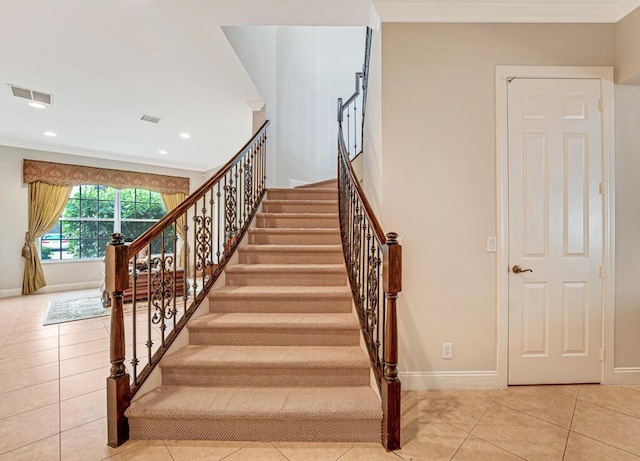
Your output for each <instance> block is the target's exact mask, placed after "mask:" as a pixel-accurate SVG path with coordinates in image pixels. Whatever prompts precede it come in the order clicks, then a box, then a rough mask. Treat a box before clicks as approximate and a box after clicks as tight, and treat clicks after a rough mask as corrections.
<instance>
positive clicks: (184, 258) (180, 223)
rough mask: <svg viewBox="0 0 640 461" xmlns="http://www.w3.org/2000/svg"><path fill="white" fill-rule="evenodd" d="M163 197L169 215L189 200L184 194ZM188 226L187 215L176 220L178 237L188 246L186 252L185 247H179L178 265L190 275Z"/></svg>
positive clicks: (163, 195) (164, 195)
mask: <svg viewBox="0 0 640 461" xmlns="http://www.w3.org/2000/svg"><path fill="white" fill-rule="evenodd" d="M161 196H162V203H164V208H165V210H167V213H169V212H170V211H171V210H173V209H174V208H175V207H177V206H178V205H180V204H181V203H182V202H184V199H186V198H187V196H186V195H185V194H184V193H182V192H178V193H176V194H161ZM186 225H187V216H186V213H185V214H183V215H182V216H180V217H179V218H178V219H177V220H176V231H177V232H178V237H180V238H181V239H182V241H183V245H185V244H186V251H184V250H183V245H180V246H179V251H178V265H179V266H180V267H182V268H183V269H184V270H185V272H186V273H187V274H188V273H189V243H188V242H187V229H186V227H187V226H186Z"/></svg>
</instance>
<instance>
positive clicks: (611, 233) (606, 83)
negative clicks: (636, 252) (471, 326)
mask: <svg viewBox="0 0 640 461" xmlns="http://www.w3.org/2000/svg"><path fill="white" fill-rule="evenodd" d="M613 75H614V73H613V67H609V66H606V67H605V66H603V67H549V66H496V75H495V103H496V198H497V204H496V205H497V223H496V230H497V238H498V246H497V254H496V261H497V264H496V281H497V287H496V289H497V300H498V305H497V317H496V320H497V326H496V328H497V332H498V341H497V348H496V349H497V358H496V360H497V369H498V381H499V383H500V385H501V386H507V383H508V377H509V374H508V367H509V356H508V353H509V352H508V351H509V149H508V136H509V133H508V99H507V92H508V82H507V79H511V78H540V79H543V78H549V79H562V78H567V79H568V78H578V79H579V78H589V79H599V80H600V90H601V96H602V101H603V105H604V106H603V107H604V111H603V112H602V149H603V164H602V180H603V183H604V201H603V204H604V209H603V210H602V217H603V239H604V241H603V242H602V244H603V245H602V246H603V255H602V262H603V264H602V265H603V268H604V274H605V278H604V283H603V308H602V348H604V357H603V361H602V375H601V382H602V383H603V384H611V383H613V380H614V374H613V372H614V313H615V311H614V305H615V272H614V269H615V171H614V135H615V132H614V112H613V103H614V93H613V91H614V83H613Z"/></svg>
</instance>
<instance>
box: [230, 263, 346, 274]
mask: <svg viewBox="0 0 640 461" xmlns="http://www.w3.org/2000/svg"><path fill="white" fill-rule="evenodd" d="M225 272H226V273H227V274H262V273H268V274H287V273H297V274H301V273H303V274H342V273H346V269H345V267H344V264H236V265H233V266H229V267H227V268H226V269H225Z"/></svg>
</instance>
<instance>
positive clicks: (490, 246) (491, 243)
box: [487, 237, 498, 253]
mask: <svg viewBox="0 0 640 461" xmlns="http://www.w3.org/2000/svg"><path fill="white" fill-rule="evenodd" d="M497 248H498V239H497V238H496V237H487V252H489V253H495V252H496V250H497Z"/></svg>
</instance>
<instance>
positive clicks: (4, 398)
mask: <svg viewBox="0 0 640 461" xmlns="http://www.w3.org/2000/svg"><path fill="white" fill-rule="evenodd" d="M58 394H59V390H58V382H57V381H49V382H46V383H42V384H36V385H34V386H30V387H25V388H23V389H18V390H15V391H12V392H7V393H4V394H0V419H4V418H8V417H9V416H14V415H18V414H20V413H25V412H27V411H31V410H35V409H36V408H40V407H46V406H47V405H51V404H53V403H56V402H58V400H59V399H58Z"/></svg>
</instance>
